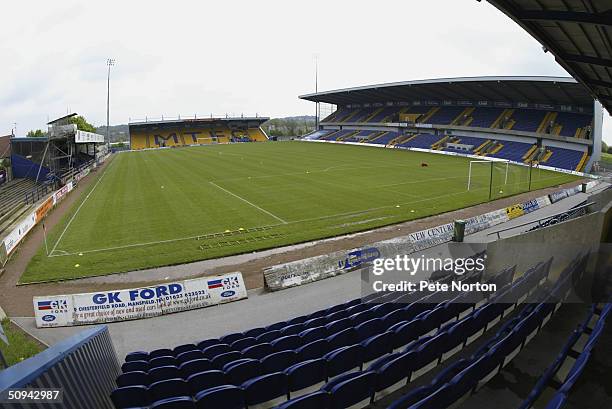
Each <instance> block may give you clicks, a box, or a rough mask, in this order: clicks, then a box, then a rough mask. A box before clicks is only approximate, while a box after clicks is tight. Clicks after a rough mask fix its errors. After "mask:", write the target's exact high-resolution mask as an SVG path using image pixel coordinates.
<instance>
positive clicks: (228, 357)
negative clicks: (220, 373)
mask: <svg viewBox="0 0 612 409" xmlns="http://www.w3.org/2000/svg"><path fill="white" fill-rule="evenodd" d="M242 358H244V357H243V356H242V354H241V353H240V352H238V351H231V352H226V353H224V354H221V355H217V356H216V357H214V358H213V360H212V365H213V366H214V367H215V368H217V369H222V368H223V367H224V366H225V365H226V364H228V363H229V362H234V361H237V360H238V359H242Z"/></svg>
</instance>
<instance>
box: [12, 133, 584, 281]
mask: <svg viewBox="0 0 612 409" xmlns="http://www.w3.org/2000/svg"><path fill="white" fill-rule="evenodd" d="M424 162H425V163H427V165H428V166H427V167H422V166H421V164H422V163H424ZM468 162H469V159H467V158H463V157H450V156H443V155H434V154H427V153H417V152H407V151H402V150H388V149H377V148H367V147H362V146H347V145H334V144H321V143H298V142H290V143H289V142H288V143H265V144H233V145H218V146H209V147H193V148H183V149H171V150H156V151H146V152H130V153H122V154H119V155H117V156H116V157H115V158H114V159H113V160H112V162H111V163H110V164H109V165H108V166H107V169H106V170H105V171H104V172H102V173H101V174H100V176H99V179H98V180H97V181H96V183H94V184H93V186H92V187H91V189H90V190H89V191H88V192H87V193H86V194H83V195H82V197H81V198H80V200H79V201H77V202H76V203H75V205H74V206H73V208H72V209H71V211H70V212H68V213H67V214H66V216H65V217H64V219H63V220H62V222H60V223H59V225H58V226H57V227H56V228H54V229H53V230H52V231H51V232H50V234H49V236H48V251H49V254H48V255H47V254H46V250H45V247H44V246H41V248H40V249H39V251H38V252H37V254H36V255H35V256H34V257H33V259H32V261H31V262H30V264H29V265H28V267H27V270H26V272H25V274H24V275H23V276H22V278H21V282H22V283H31V282H40V281H53V280H65V279H74V278H81V277H88V276H96V275H104V274H111V273H116V272H125V271H130V270H137V269H144V268H151V267H157V266H163V265H173V264H181V263H187V262H192V261H197V260H203V259H210V258H217V257H222V256H227V255H231V254H239V253H245V252H251V251H255V250H261V249H266V248H274V247H278V246H281V245H287V244H293V243H299V242H305V241H310V240H315V239H320V238H324V237H331V236H338V235H342V234H346V233H351V232H356V231H363V230H369V229H372V228H375V227H380V226H384V225H389V224H395V223H399V222H402V221H406V220H412V219H418V218H422V217H426V216H429V215H433V214H439V213H444V212H448V211H451V210H455V209H460V208H464V207H468V206H472V205H475V204H478V203H483V202H486V201H488V199H489V193H490V192H489V190H490V188H489V180H490V174H491V168H490V167H489V166H475V169H474V173H473V179H472V182H473V183H472V187H473V188H472V190H470V191H467V190H466V185H467V183H466V182H467V174H468V172H467V169H468ZM527 171H528V169H527V168H525V167H519V166H513V167H510V172H509V177H508V181H507V183H504V177H505V175H504V173H505V165H496V166H495V168H494V169H493V178H494V180H493V189H492V193H493V195H492V198H493V199H495V198H499V197H504V196H509V195H513V194H516V193H519V192H521V191H524V190H526V188H527V183H528V174H527V173H526V172H527ZM575 179H576V178H575V177H573V176H569V175H565V174H558V173H553V172H547V171H544V170H539V169H538V170H537V171H534V173H533V176H532V188H534V189H538V188H542V187H546V186H551V185H559V184H562V183H566V182H569V181H572V180H575Z"/></svg>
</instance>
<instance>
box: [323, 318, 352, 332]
mask: <svg viewBox="0 0 612 409" xmlns="http://www.w3.org/2000/svg"><path fill="white" fill-rule="evenodd" d="M352 326H353V321H351V320H350V319H349V318H340V319H338V320H335V321H330V322H328V323H327V325H325V328H327V332H328V333H330V334H332V333H335V332H339V331H342V330H345V329H347V328H350V327H352Z"/></svg>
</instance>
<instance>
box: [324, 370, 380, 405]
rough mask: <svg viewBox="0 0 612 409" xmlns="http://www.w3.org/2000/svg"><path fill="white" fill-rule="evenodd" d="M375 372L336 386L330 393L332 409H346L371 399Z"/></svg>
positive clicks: (363, 374)
mask: <svg viewBox="0 0 612 409" xmlns="http://www.w3.org/2000/svg"><path fill="white" fill-rule="evenodd" d="M374 378H375V374H374V373H373V372H363V373H360V374H359V375H358V376H356V377H354V378H352V379H348V380H346V381H344V382H341V383H339V384H337V385H336V386H334V387H333V388H332V390H331V391H330V394H331V405H330V406H331V408H332V409H344V408H347V407H349V406H352V405H354V404H356V403H359V402H361V401H364V400H366V399H371V398H372V395H373V393H374Z"/></svg>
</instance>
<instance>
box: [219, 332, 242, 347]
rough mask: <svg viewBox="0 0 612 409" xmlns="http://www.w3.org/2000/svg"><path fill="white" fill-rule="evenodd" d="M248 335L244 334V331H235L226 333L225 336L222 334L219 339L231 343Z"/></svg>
mask: <svg viewBox="0 0 612 409" xmlns="http://www.w3.org/2000/svg"><path fill="white" fill-rule="evenodd" d="M245 337H246V335H244V334H243V333H242V332H234V333H231V334H226V335H224V336H222V337H221V338H219V341H221V342H222V343H224V344H228V345H231V344H232V343H234V342H236V341H238V340H240V339H243V338H245Z"/></svg>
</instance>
